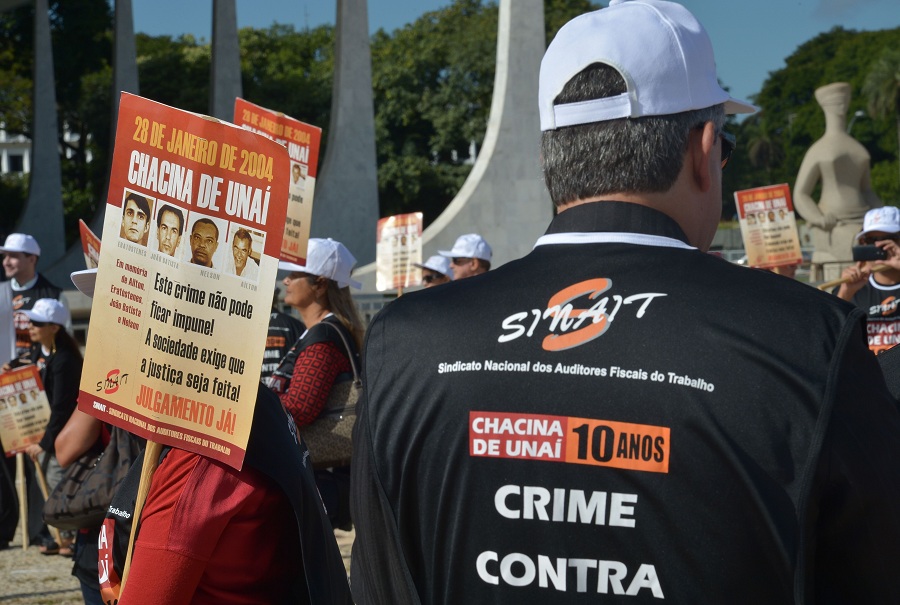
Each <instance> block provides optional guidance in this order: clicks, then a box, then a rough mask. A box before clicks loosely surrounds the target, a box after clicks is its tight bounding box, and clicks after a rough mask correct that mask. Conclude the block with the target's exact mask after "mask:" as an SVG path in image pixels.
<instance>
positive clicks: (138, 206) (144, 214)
mask: <svg viewBox="0 0 900 605" xmlns="http://www.w3.org/2000/svg"><path fill="white" fill-rule="evenodd" d="M149 233H150V202H149V201H147V198H145V197H144V196H143V195H138V194H137V193H129V194H128V195H127V196H125V208H123V209H122V226H121V227H120V228H119V237H121V238H122V239H127V240H128V241H130V242H133V243H135V244H140V245H141V246H146V245H147V234H149Z"/></svg>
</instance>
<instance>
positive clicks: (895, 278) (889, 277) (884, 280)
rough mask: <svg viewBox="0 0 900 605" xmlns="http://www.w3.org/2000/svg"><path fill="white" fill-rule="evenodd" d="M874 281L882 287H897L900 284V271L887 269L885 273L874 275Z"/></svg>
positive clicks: (880, 272)
mask: <svg viewBox="0 0 900 605" xmlns="http://www.w3.org/2000/svg"><path fill="white" fill-rule="evenodd" d="M872 279H874V280H875V283H877V284H880V285H882V286H896V285H897V284H900V270H897V269H885V270H884V271H879V272H878V273H873V274H872Z"/></svg>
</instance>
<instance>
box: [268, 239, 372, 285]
mask: <svg viewBox="0 0 900 605" xmlns="http://www.w3.org/2000/svg"><path fill="white" fill-rule="evenodd" d="M354 265H356V257H354V256H353V255H352V254H350V251H349V250H347V246H345V245H344V244H342V243H341V242H339V241H335V240H333V239H331V238H330V237H329V238H327V239H320V238H317V237H311V238H309V246H308V247H307V249H306V265H305V266H304V265H298V264H296V263H289V262H287V261H279V262H278V268H279V269H280V270H282V271H302V272H303V273H309V274H310V275H318V276H319V277H327V278H328V279H330V280H332V281H336V282H337V285H338V286H340V287H341V288H346V287H347V286H352V287H353V288H356V289H359V288H362V284H361V283H359V282H358V281H356V280H353V279H350V273H351V272H352V271H353V267H354Z"/></svg>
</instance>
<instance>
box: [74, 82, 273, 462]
mask: <svg viewBox="0 0 900 605" xmlns="http://www.w3.org/2000/svg"><path fill="white" fill-rule="evenodd" d="M289 174H290V164H289V160H288V157H287V155H286V154H285V153H284V148H283V147H281V146H279V145H277V144H276V143H274V142H273V141H271V140H268V139H266V138H264V137H261V136H259V135H257V134H254V133H252V132H249V131H247V130H243V129H240V128H237V127H235V126H234V125H231V124H227V123H224V122H219V121H217V120H214V119H211V118H206V117H203V116H199V115H196V114H192V113H189V112H185V111H181V110H179V109H175V108H172V107H167V106H165V105H162V104H159V103H155V102H153V101H150V100H148V99H143V98H141V97H137V96H134V95H130V94H125V93H123V94H122V98H121V101H120V104H119V118H118V127H117V135H116V143H115V150H114V154H113V165H112V171H111V175H110V186H109V198H108V200H107V205H106V215H105V220H104V227H103V254H101V255H100V262H99V268H98V273H97V282H96V286H95V291H94V301H93V307H92V312H91V329H90V332H89V335H88V341H87V348H86V352H85V360H84V370H83V374H82V382H81V396H80V397H79V409H81V410H82V411H84V412H87V413H89V414H92V415H94V416H96V417H98V418H100V419H101V420H103V421H105V422H109V423H111V424H114V425H116V426H120V427H122V428H125V429H127V430H129V431H131V432H133V433H136V434H138V435H140V436H142V437H145V438H146V439H148V440H150V441H155V442H158V443H162V444H165V445H172V446H175V447H179V448H182V449H185V450H189V451H192V452H196V453H198V454H201V455H204V456H209V457H211V458H215V459H218V460H221V461H223V462H225V463H227V464H229V465H231V466H234V467H235V468H241V465H242V464H243V457H244V453H245V450H246V445H247V440H248V438H249V433H250V425H251V421H252V419H253V409H254V406H255V403H256V393H257V386H258V383H259V372H260V366H261V364H262V356H263V350H264V347H265V341H266V333H267V328H268V318H269V308H270V306H271V302H272V292H273V289H274V286H275V277H276V273H277V267H278V256H279V253H280V250H281V239H282V234H283V232H284V220H285V213H286V206H287V196H288V180H289Z"/></svg>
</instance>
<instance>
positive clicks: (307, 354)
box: [279, 342, 351, 426]
mask: <svg viewBox="0 0 900 605" xmlns="http://www.w3.org/2000/svg"><path fill="white" fill-rule="evenodd" d="M350 371H351V368H350V361H349V360H348V359H347V355H346V354H345V353H343V352H342V351H341V350H340V349H338V347H337V345H335V344H334V343H332V342H318V343H315V344H312V345H310V346H308V347H306V348H305V349H303V350H302V351H300V353H299V354H298V355H297V362H296V363H295V364H294V374H293V376H292V377H291V386H290V388H288V390H287V392H285V393H281V394H280V395H279V396H280V397H281V403H283V404H284V407H285V408H287V410H288V411H289V412H290V413H291V416H293V417H294V422H296V423H297V426H306V425H308V424H311V423H312V422H313V421H314V420H315V419H316V418H318V417H319V414H321V413H322V410H323V409H324V408H325V403H326V402H327V401H328V396H329V395H330V394H331V389H332V387H333V386H334V381H335V379H336V378H337V377H338V375H339V374H342V373H344V372H350Z"/></svg>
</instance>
